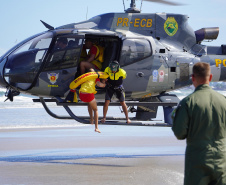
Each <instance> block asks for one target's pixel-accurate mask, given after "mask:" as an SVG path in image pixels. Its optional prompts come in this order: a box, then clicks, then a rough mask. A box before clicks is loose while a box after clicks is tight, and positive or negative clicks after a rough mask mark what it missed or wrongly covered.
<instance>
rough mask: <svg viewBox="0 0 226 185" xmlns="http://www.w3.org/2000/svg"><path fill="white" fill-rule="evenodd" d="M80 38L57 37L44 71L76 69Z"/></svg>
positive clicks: (80, 47)
mask: <svg viewBox="0 0 226 185" xmlns="http://www.w3.org/2000/svg"><path fill="white" fill-rule="evenodd" d="M82 43H83V39H82V38H77V37H76V38H68V37H59V38H58V39H56V42H55V45H54V49H53V52H52V54H51V55H50V57H49V59H48V63H47V65H46V67H45V69H44V70H45V71H49V70H60V69H65V68H71V67H76V66H77V64H78V61H79V57H80V52H81V49H82Z"/></svg>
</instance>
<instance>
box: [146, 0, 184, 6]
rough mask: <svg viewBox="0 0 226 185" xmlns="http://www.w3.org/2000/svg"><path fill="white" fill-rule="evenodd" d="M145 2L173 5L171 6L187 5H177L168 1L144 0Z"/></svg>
mask: <svg viewBox="0 0 226 185" xmlns="http://www.w3.org/2000/svg"><path fill="white" fill-rule="evenodd" d="M143 1H148V2H153V3H161V4H166V5H171V6H181V5H185V4H182V3H176V2H172V1H167V0H143Z"/></svg>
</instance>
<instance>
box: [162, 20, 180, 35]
mask: <svg viewBox="0 0 226 185" xmlns="http://www.w3.org/2000/svg"><path fill="white" fill-rule="evenodd" d="M164 30H165V32H166V33H167V34H168V35H169V36H174V35H175V33H176V32H177V30H178V24H177V21H176V20H175V18H174V17H168V19H167V20H166V22H165V24H164Z"/></svg>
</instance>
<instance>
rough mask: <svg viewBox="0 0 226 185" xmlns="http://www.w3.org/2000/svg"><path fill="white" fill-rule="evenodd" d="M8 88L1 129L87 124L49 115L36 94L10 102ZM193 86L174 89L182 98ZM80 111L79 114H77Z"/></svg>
mask: <svg viewBox="0 0 226 185" xmlns="http://www.w3.org/2000/svg"><path fill="white" fill-rule="evenodd" d="M5 91H6V89H4V88H0V120H1V121H0V129H8V128H45V127H81V126H87V125H84V124H81V123H79V122H77V121H75V120H61V119H55V118H53V117H51V116H49V115H48V114H47V113H46V111H45V110H44V108H43V106H42V104H41V103H34V102H33V101H32V99H34V98H37V97H35V96H30V95H24V94H21V95H19V96H16V97H14V101H13V102H10V101H9V100H7V101H6V102H4V101H5V99H6V97H5ZM192 92H193V89H192V88H183V89H180V90H176V91H172V92H171V93H172V94H176V95H177V96H178V97H179V98H180V99H183V98H184V97H185V96H187V95H188V94H190V93H192ZM219 92H220V93H221V94H223V95H226V91H219ZM47 105H48V107H49V108H50V109H51V110H52V111H53V112H54V113H55V114H57V115H61V116H68V113H67V112H66V111H65V110H64V108H63V107H58V106H57V105H56V103H47ZM71 109H72V111H73V112H74V113H75V114H76V115H80V116H87V115H88V111H87V107H72V108H71ZM98 110H99V116H102V115H103V114H102V111H103V108H102V107H98ZM77 112H79V114H77ZM108 116H114V117H124V114H123V113H122V112H121V107H109V111H108ZM129 116H135V113H129ZM155 120H156V122H159V123H161V122H163V120H164V118H163V110H162V108H161V107H159V109H158V113H157V117H156V119H155Z"/></svg>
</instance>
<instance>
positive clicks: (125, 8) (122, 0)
mask: <svg viewBox="0 0 226 185" xmlns="http://www.w3.org/2000/svg"><path fill="white" fill-rule="evenodd" d="M122 2H123V6H124V11H126V7H125V2H124V0H122Z"/></svg>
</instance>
